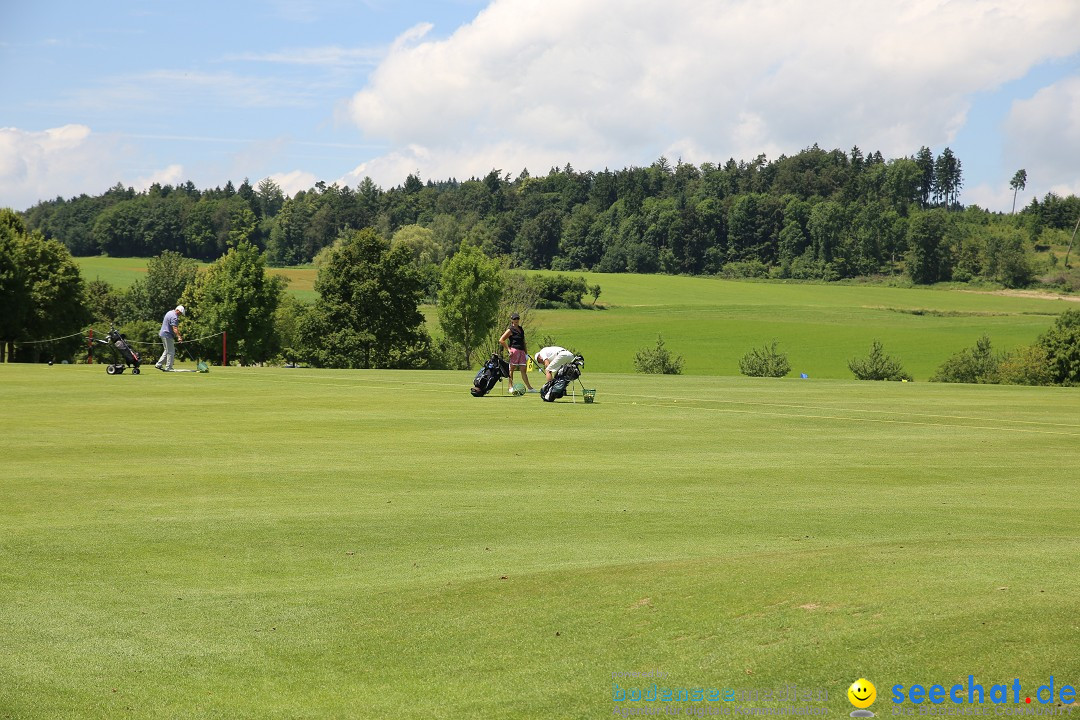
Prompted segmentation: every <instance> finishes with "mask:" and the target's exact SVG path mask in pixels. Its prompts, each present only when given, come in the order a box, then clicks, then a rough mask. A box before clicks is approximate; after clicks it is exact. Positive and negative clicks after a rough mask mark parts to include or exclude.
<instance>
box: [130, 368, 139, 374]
mask: <svg viewBox="0 0 1080 720" xmlns="http://www.w3.org/2000/svg"><path fill="white" fill-rule="evenodd" d="M131 374H132V375H138V374H139V368H131Z"/></svg>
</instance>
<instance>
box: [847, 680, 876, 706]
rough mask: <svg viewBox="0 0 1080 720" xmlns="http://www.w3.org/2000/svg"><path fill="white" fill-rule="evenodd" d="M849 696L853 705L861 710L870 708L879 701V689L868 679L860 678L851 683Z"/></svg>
mask: <svg viewBox="0 0 1080 720" xmlns="http://www.w3.org/2000/svg"><path fill="white" fill-rule="evenodd" d="M847 696H848V700H850V701H851V704H852V705H854V706H855V707H857V708H859V709H860V710H861V709H864V708H868V707H870V706H871V705H873V704H874V701H875V700H877V688H875V687H874V683H872V682H870V681H869V680H867V679H866V678H859V679H858V680H856V681H855V682H853V683H851V687H849V688H848V691H847Z"/></svg>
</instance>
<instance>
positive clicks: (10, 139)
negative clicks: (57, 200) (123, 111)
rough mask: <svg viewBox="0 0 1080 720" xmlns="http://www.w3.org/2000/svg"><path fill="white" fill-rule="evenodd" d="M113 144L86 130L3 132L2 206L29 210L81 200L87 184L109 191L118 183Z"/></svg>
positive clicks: (0, 139)
mask: <svg viewBox="0 0 1080 720" xmlns="http://www.w3.org/2000/svg"><path fill="white" fill-rule="evenodd" d="M108 167H113V165H112V163H111V162H110V160H109V147H108V146H107V144H103V143H100V142H97V141H96V140H95V139H94V138H93V137H92V135H91V132H90V128H88V127H87V126H85V125H74V124H72V125H64V126H62V127H58V128H51V129H49V130H44V131H41V132H30V131H26V130H20V129H19V128H12V127H7V128H0V204H4V205H9V206H11V207H12V208H14V209H16V210H25V209H26V208H28V207H29V206H31V205H33V204H34V203H35V202H37V201H38V200H42V199H51V198H54V197H56V196H57V195H61V196H63V195H67V194H77V193H79V192H82V191H83V190H84V189H85V188H86V187H87V184H88V183H87V180H90V181H91V182H96V183H97V186H98V187H101V188H106V187H108V186H109V185H111V184H112V183H114V182H115V181H116V179H115V177H108V175H107V174H106V173H107V172H108V171H107V170H106V168H108Z"/></svg>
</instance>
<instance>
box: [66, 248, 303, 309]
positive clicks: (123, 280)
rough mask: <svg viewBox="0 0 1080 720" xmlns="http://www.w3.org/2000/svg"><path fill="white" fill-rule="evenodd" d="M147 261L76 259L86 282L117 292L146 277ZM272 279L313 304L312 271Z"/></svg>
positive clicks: (293, 270) (295, 270) (288, 271)
mask: <svg viewBox="0 0 1080 720" xmlns="http://www.w3.org/2000/svg"><path fill="white" fill-rule="evenodd" d="M148 260H149V259H148V258H114V257H108V256H104V255H102V256H98V257H77V258H75V262H76V263H78V265H79V269H80V270H81V271H82V275H83V278H85V279H86V280H104V281H106V282H108V283H110V284H112V285H115V286H116V287H118V288H121V289H124V288H127V287H130V286H131V284H132V283H133V282H135V281H136V280H138V279H139V278H142V277H145V276H146V263H147V262H148ZM199 266H200V267H206V266H207V263H199ZM268 270H269V272H270V273H271V274H273V275H281V276H282V277H285V278H287V279H288V280H289V288H288V290H289V293H290V294H292V295H295V296H296V297H297V298H299V299H300V300H302V301H304V302H313V301H314V300H315V299H316V297H317V293H316V292H315V273H316V271H315V268H314V267H312V266H310V265H303V266H298V267H290V268H268Z"/></svg>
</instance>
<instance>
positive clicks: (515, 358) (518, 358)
mask: <svg viewBox="0 0 1080 720" xmlns="http://www.w3.org/2000/svg"><path fill="white" fill-rule="evenodd" d="M510 364H511V365H528V364H529V355H528V354H527V353H526V352H525V351H524V350H518V349H517V348H510Z"/></svg>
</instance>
